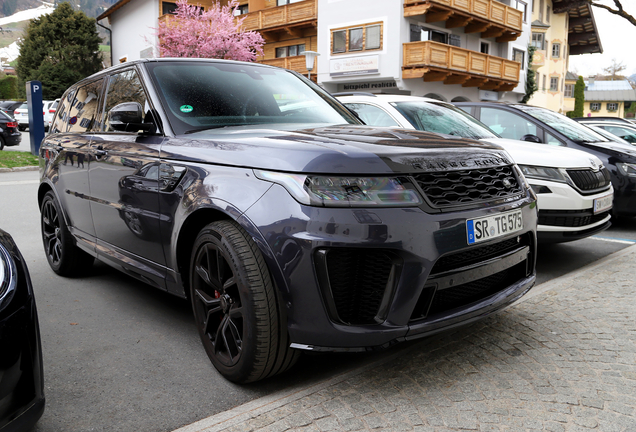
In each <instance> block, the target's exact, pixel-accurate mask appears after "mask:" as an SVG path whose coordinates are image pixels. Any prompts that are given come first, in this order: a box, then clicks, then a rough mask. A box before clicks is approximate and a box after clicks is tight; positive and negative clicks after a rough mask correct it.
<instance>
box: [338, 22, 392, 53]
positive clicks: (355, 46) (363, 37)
mask: <svg viewBox="0 0 636 432" xmlns="http://www.w3.org/2000/svg"><path fill="white" fill-rule="evenodd" d="M380 48H382V24H371V25H366V26H362V27H359V26H357V27H351V28H346V29H338V30H333V31H332V32H331V52H332V53H333V54H338V53H345V52H351V51H367V50H377V49H380Z"/></svg>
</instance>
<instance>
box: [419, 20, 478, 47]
mask: <svg viewBox="0 0 636 432" xmlns="http://www.w3.org/2000/svg"><path fill="white" fill-rule="evenodd" d="M420 41H433V42H440V43H444V44H448V45H453V46H456V47H461V41H462V38H461V36H460V35H455V34H448V33H444V32H441V31H438V30H432V29H428V28H426V27H421V26H418V25H411V42H420ZM484 43H485V42H482V44H484Z"/></svg>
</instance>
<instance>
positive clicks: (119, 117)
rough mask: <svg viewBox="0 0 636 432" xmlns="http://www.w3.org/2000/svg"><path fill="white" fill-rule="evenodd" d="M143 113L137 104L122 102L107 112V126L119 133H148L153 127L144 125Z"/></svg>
mask: <svg viewBox="0 0 636 432" xmlns="http://www.w3.org/2000/svg"><path fill="white" fill-rule="evenodd" d="M143 118H144V111H143V108H142V107H141V104H140V103H139V102H124V103H120V104H119V105H115V106H114V107H113V108H111V110H110V111H108V124H109V125H110V127H112V128H113V129H114V130H116V131H120V132H137V131H140V130H142V131H144V132H148V131H150V130H151V129H153V128H154V127H155V125H154V124H152V123H144V121H143Z"/></svg>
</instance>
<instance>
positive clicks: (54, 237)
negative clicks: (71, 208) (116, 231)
mask: <svg viewBox="0 0 636 432" xmlns="http://www.w3.org/2000/svg"><path fill="white" fill-rule="evenodd" d="M40 223H41V228H42V241H43V243H44V253H45V254H46V259H47V261H48V262H49V265H50V266H51V269H52V270H53V271H54V272H55V273H57V274H59V275H60V276H77V275H78V274H79V273H81V272H83V271H85V270H86V269H88V268H90V267H91V266H92V265H93V262H94V261H95V259H94V258H93V257H92V256H91V255H89V254H87V253H86V252H84V251H83V250H81V249H80V248H78V247H77V246H76V245H75V242H74V240H73V236H72V235H71V232H70V231H69V230H68V227H67V226H66V222H65V221H64V216H63V214H62V211H61V210H60V205H59V203H58V202H57V198H56V197H55V194H54V193H53V192H52V191H49V192H47V193H46V195H44V199H43V200H42V206H41V207H40Z"/></svg>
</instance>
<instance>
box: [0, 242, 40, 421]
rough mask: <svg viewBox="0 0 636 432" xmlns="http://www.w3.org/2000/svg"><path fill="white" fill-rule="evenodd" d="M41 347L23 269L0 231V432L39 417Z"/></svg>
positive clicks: (20, 259) (14, 248)
mask: <svg viewBox="0 0 636 432" xmlns="http://www.w3.org/2000/svg"><path fill="white" fill-rule="evenodd" d="M44 404H45V401H44V380H43V368H42V348H41V343H40V328H39V323H38V313H37V308H36V305H35V296H34V293H33V286H32V285H31V278H30V277H29V270H28V268H27V264H26V262H25V260H24V258H23V257H22V255H21V254H20V251H19V250H18V247H17V246H16V244H15V242H14V241H13V239H12V238H11V236H10V235H9V234H7V233H6V232H5V231H2V230H0V432H5V431H6V432H15V431H29V430H31V429H32V428H33V426H34V425H35V423H36V422H37V421H38V420H39V418H40V417H41V416H42V413H43V412H44Z"/></svg>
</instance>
